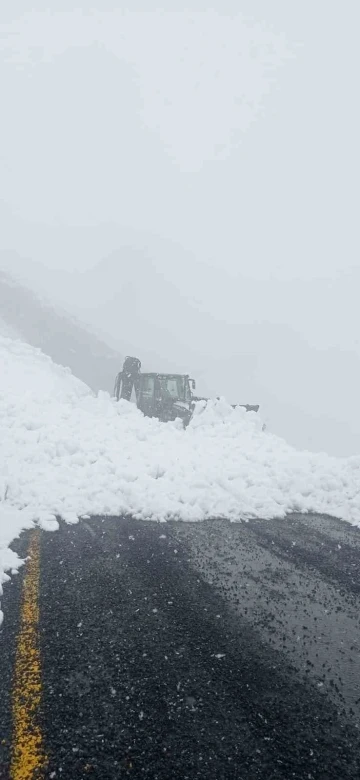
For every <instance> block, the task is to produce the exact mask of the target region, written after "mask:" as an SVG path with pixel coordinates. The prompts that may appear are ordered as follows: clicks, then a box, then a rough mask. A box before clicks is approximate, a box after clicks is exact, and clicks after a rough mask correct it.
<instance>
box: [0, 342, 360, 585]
mask: <svg viewBox="0 0 360 780" xmlns="http://www.w3.org/2000/svg"><path fill="white" fill-rule="evenodd" d="M0 376H1V380H0V583H1V581H2V580H4V577H5V578H6V577H7V575H5V574H4V572H5V571H7V570H9V569H16V568H17V566H18V565H19V563H20V562H19V560H18V559H17V556H16V555H15V553H13V552H12V551H11V550H9V549H8V545H9V544H10V542H11V540H12V539H13V538H15V537H16V536H18V535H19V533H20V531H21V529H23V528H28V527H30V526H31V525H32V524H35V523H38V524H39V525H40V526H41V527H42V528H43V529H45V530H55V529H56V528H57V527H58V523H57V520H56V516H61V517H62V518H63V519H64V520H65V521H66V522H69V523H74V522H76V521H77V519H78V518H79V517H80V516H82V515H85V514H86V515H96V514H101V515H104V514H111V515H121V514H124V513H129V514H131V515H133V516H135V517H137V518H142V519H144V520H145V519H156V520H160V521H166V520H167V519H169V518H175V519H180V520H187V521H197V520H204V519H206V518H210V517H217V518H219V517H223V518H228V519H230V520H232V521H239V520H247V519H250V518H253V517H262V518H271V517H274V516H277V517H279V516H285V515H286V514H287V513H289V512H292V511H300V512H306V511H314V512H322V513H328V514H332V515H335V516H337V517H339V518H342V519H343V520H347V521H349V522H350V523H352V524H354V525H360V456H359V457H357V456H356V457H350V458H341V459H340V458H334V457H330V456H328V455H326V454H325V453H319V454H314V453H310V452H298V451H296V450H295V449H294V448H292V447H290V446H289V445H288V444H286V442H285V441H284V440H282V439H280V438H278V437H277V436H275V435H272V434H271V433H269V432H267V431H265V432H263V431H262V421H261V418H260V415H259V414H255V413H253V412H248V413H247V412H246V411H245V410H244V409H241V408H237V409H232V407H230V406H229V405H228V404H227V403H226V401H225V400H223V399H221V400H219V401H214V402H209V403H208V404H207V405H206V404H204V403H201V402H200V403H199V404H198V405H197V409H196V413H195V416H194V418H193V420H192V422H191V424H190V426H189V427H188V428H187V429H186V430H185V431H184V430H183V427H182V424H181V422H180V421H175V422H174V423H167V424H164V423H161V422H159V421H158V420H156V419H152V418H146V417H143V415H142V414H141V413H140V412H139V411H138V409H136V407H135V406H134V405H133V404H131V403H128V402H126V401H120V402H119V403H117V402H116V401H115V400H114V399H112V398H110V396H109V395H108V394H107V393H100V394H99V395H98V396H97V397H95V396H94V395H93V394H92V392H91V391H90V390H89V389H88V387H87V386H86V385H85V384H83V383H82V382H81V381H80V380H78V379H76V378H75V377H74V376H73V375H72V374H71V372H70V371H69V370H67V369H64V368H62V367H60V366H57V365H55V364H54V363H53V362H52V361H51V359H50V358H48V357H46V356H45V355H44V354H43V353H42V352H41V351H40V350H38V349H34V348H33V347H30V346H29V345H27V344H25V343H23V342H21V341H14V340H12V339H9V338H6V337H1V336H0Z"/></svg>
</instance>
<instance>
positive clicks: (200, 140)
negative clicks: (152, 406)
mask: <svg viewBox="0 0 360 780" xmlns="http://www.w3.org/2000/svg"><path fill="white" fill-rule="evenodd" d="M94 2H96V0H94ZM0 20H1V24H0V42H1V43H0V45H1V66H0V89H1V123H0V140H1V143H0V269H3V270H4V271H6V272H7V273H9V272H10V273H11V274H12V275H13V276H14V277H15V278H16V279H18V280H20V281H21V284H15V285H10V286H9V284H8V281H7V282H6V283H5V282H4V284H3V287H2V290H3V293H2V295H3V297H2V299H0V302H1V301H2V308H1V311H0V318H2V320H3V324H4V327H5V326H7V327H8V329H9V332H10V330H11V332H12V333H13V332H15V331H17V332H18V333H21V335H23V336H24V337H25V338H29V340H30V339H32V341H34V339H35V341H36V332H38V334H39V335H38V338H39V339H40V340H41V339H42V340H41V346H42V347H43V348H44V349H45V351H46V343H47V342H49V338H50V335H49V334H52V335H54V337H56V354H59V355H60V356H61V360H60V358H59V360H60V362H65V364H68V365H71V367H72V369H73V370H74V373H77V367H79V368H78V373H79V374H81V373H82V377H81V378H84V371H83V367H80V363H81V360H82V358H81V355H84V354H85V352H84V350H89V353H86V354H90V353H91V354H95V353H96V354H98V355H100V353H101V359H100V358H99V362H96V364H95V363H94V364H93V366H92V369H91V372H92V376H93V382H92V385H93V386H94V385H96V386H99V387H101V386H103V388H104V389H108V390H109V391H111V390H112V382H110V375H111V376H112V373H113V368H114V367H115V364H116V363H117V356H118V355H119V359H120V357H122V356H123V355H124V354H128V353H130V354H135V355H137V356H138V357H140V359H141V360H142V362H143V366H144V368H145V369H149V370H151V369H152V370H179V371H186V372H189V373H190V374H191V375H193V376H194V377H195V378H196V379H197V380H198V381H197V389H198V391H199V393H204V394H209V395H225V396H226V397H227V399H228V400H229V401H231V402H236V401H239V402H240V403H260V406H261V414H262V416H263V418H264V420H265V421H266V422H267V424H268V427H269V428H270V430H272V431H274V432H275V433H277V434H279V435H282V436H284V438H286V439H287V441H289V442H290V443H292V444H295V445H296V446H298V447H301V448H308V449H311V450H326V451H328V452H329V453H333V454H338V455H349V454H358V453H359V452H360V411H359V402H358V395H359V393H358V388H359V363H360V343H359V323H360V314H359V305H358V296H359V290H360V253H359V249H360V241H359V227H358V213H359V174H360V170H359V169H360V165H359V143H358V138H359V136H360V127H359V124H360V122H359V98H358V73H359V72H360V53H359V47H358V40H357V38H358V29H359V22H360V8H359V5H358V3H357V2H355V0H347V1H346V2H345V3H344V4H343V5H342V6H341V7H340V6H339V4H338V3H336V2H335V1H333V2H325V0H318V1H317V2H316V3H312V2H310V0H305V2H302V3H299V2H297V3H289V2H288V0H272V2H271V3H269V2H268V0H251V2H250V0H238V2H232V1H230V0H222V1H221V2H220V0H214V2H213V3H212V6H211V8H208V7H207V4H206V3H205V2H201V0H193V2H192V3H191V7H190V8H187V9H186V10H182V8H181V5H180V4H178V3H176V2H173V0H168V2H167V3H166V4H164V5H163V7H161V6H159V5H157V4H156V3H153V2H152V0H149V2H147V3H140V2H137V0H134V1H133V2H132V3H131V6H130V8H129V9H128V8H126V7H125V6H124V5H123V4H122V3H117V4H114V3H108V2H107V1H106V0H104V2H102V3H101V5H100V4H98V9H96V8H94V7H92V6H91V5H90V4H89V5H88V6H87V5H86V4H82V5H81V8H79V7H76V5H75V4H74V5H73V4H72V3H70V2H67V1H66V0H64V2H62V3H61V6H59V8H58V10H55V9H54V10H52V11H50V10H48V9H47V8H46V3H45V2H44V3H41V2H36V0H35V2H34V3H33V4H32V10H31V12H30V11H29V10H28V5H27V4H26V3H25V0H14V2H13V3H12V4H11V6H10V5H9V7H8V8H6V9H2V10H1V14H0ZM0 281H1V280H0ZM24 285H25V287H26V286H27V287H28V288H29V289H30V290H33V291H35V292H37V293H38V294H39V295H40V301H42V303H39V306H38V307H36V305H35V303H34V298H33V297H32V296H31V293H26V291H25V287H24ZM47 302H49V303H50V304H51V305H52V307H55V309H56V311H58V312H59V313H60V314H59V315H57V316H56V317H54V316H53V315H51V316H50V314H49V309H48V308H46V307H47ZM39 307H40V308H39ZM74 317H75V318H76V322H77V323H81V324H83V325H84V326H88V328H87V333H88V335H86V328H85V329H84V328H83V329H82V331H81V334H82V335H79V334H80V331H79V330H76V332H75V330H74V329H73V328H78V327H80V326H79V325H78V324H77V325H76V326H75V325H74ZM67 318H68V319H67ZM66 323H67V324H66ZM45 337H46V338H45ZM72 339H74V340H75V342H76V346H75V347H71V346H70V343H72ZM88 339H90V340H91V339H92V341H91V344H90V342H89V341H88ZM52 343H53V342H52ZM100 344H101V345H102V346H101V347H100V346H99V345H100ZM39 345H40V343H39ZM86 345H87V346H86ZM51 349H52V347H51V345H49V349H48V351H49V354H50V352H51ZM67 355H69V359H67ZM70 355H72V356H73V357H72V358H71V360H70ZM74 355H75V357H74ZM105 357H106V360H107V361H110V363H109V362H108V363H106V365H105V363H104V362H103V360H105ZM71 361H72V362H71ZM77 361H79V362H78V363H77ZM119 368H120V366H119ZM86 370H87V369H86ZM94 371H96V372H97V376H96V377H94ZM109 385H110V386H109Z"/></svg>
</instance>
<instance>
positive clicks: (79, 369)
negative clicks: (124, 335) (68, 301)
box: [0, 270, 123, 391]
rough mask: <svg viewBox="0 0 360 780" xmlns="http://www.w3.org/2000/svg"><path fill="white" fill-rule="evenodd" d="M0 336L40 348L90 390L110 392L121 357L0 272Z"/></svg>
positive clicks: (73, 319)
mask: <svg viewBox="0 0 360 780" xmlns="http://www.w3.org/2000/svg"><path fill="white" fill-rule="evenodd" d="M0 335H3V336H9V337H10V338H16V337H19V338H22V339H24V341H26V342H27V343H29V344H32V345H33V346H34V347H40V349H42V350H43V351H44V352H45V353H46V354H47V355H50V357H51V358H52V359H53V360H54V361H55V362H56V363H59V364H60V365H63V366H65V367H66V366H69V367H70V368H71V370H72V371H73V373H74V374H75V375H76V376H78V377H79V378H80V379H82V380H83V381H84V382H86V383H87V384H88V385H90V387H91V388H92V389H93V390H96V391H97V390H100V389H108V390H111V389H112V387H113V385H114V379H115V376H116V374H117V372H118V371H119V369H120V367H121V365H122V362H123V356H122V355H121V354H120V353H119V352H118V351H116V350H114V349H111V347H110V346H108V345H107V344H106V343H105V342H104V341H102V340H101V338H99V337H97V335H96V334H95V333H93V332H91V330H90V329H88V328H86V327H85V326H84V325H82V324H81V323H79V321H78V320H76V319H75V318H74V317H71V316H70V315H69V314H67V313H66V312H63V311H61V309H60V308H59V307H56V308H55V307H54V306H52V305H51V304H50V303H49V302H48V301H47V300H46V299H44V298H42V297H41V296H40V295H37V294H35V292H34V291H32V290H30V289H29V288H27V287H25V286H24V285H22V284H21V283H20V282H19V281H18V280H15V279H13V278H12V277H11V276H9V274H6V273H4V272H3V271H1V270H0Z"/></svg>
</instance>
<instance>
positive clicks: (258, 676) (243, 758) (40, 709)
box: [0, 515, 360, 780]
mask: <svg viewBox="0 0 360 780" xmlns="http://www.w3.org/2000/svg"><path fill="white" fill-rule="evenodd" d="M32 543H33V542H32ZM28 544H29V537H28V536H26V535H25V536H24V538H22V539H21V540H20V541H19V542H17V543H16V545H14V547H15V546H16V547H17V549H18V550H19V552H21V553H22V554H24V550H26V548H27V545H28ZM39 555H40V559H39V560H40V577H39V592H38V600H39V619H38V627H37V630H38V642H39V647H40V655H41V695H40V697H39V703H38V706H37V707H36V708H35V710H36V712H35V710H34V713H33V716H34V719H35V721H36V723H35V726H38V727H39V729H40V737H41V741H40V743H39V744H40V753H41V757H40V763H39V768H38V775H34V776H36V777H37V776H39V777H46V778H48V777H49V778H66V780H77V778H109V780H110V779H111V778H120V777H132V778H143V777H148V778H154V779H157V778H158V779H159V780H160V778H161V779H162V778H164V780H165V778H166V780H171V779H172V778H174V779H175V778H181V779H182V780H183V779H184V780H185V778H188V779H189V780H191V779H192V778H216V780H222V779H224V780H226V778H229V780H230V779H231V780H232V778H234V780H235V779H236V778H237V779H239V780H240V778H241V779H242V780H250V779H251V780H255V778H261V779H263V780H277V779H279V780H280V779H284V780H285V778H286V780H290V778H297V779H298V780H300V779H301V780H319V779H320V778H321V779H323V780H325V779H326V780H330V779H331V778H334V779H335V778H340V777H341V778H358V777H359V776H360V761H359V757H360V738H359V737H360V734H359V724H360V688H359V680H360V628H359V603H360V599H359V591H360V534H359V532H358V531H357V530H356V529H353V528H352V527H351V526H350V525H347V524H346V523H340V522H338V521H336V520H334V519H331V518H326V517H315V516H306V517H304V516H301V515H300V516H292V517H291V518H287V519H286V520H274V521H271V522H269V521H266V522H265V521H254V522H251V523H242V524H229V523H227V522H224V521H220V520H219V521H216V520H214V521H209V522H206V523H202V524H197V523H194V524H185V523H175V522H174V523H167V524H157V523H150V522H140V521H134V520H131V519H126V518H120V519H119V518H106V519H102V518H95V519H94V518H93V519H92V520H90V521H86V522H84V521H82V522H80V523H79V524H78V525H76V526H66V525H64V524H61V527H60V531H59V532H57V533H54V534H45V533H43V534H41V537H40V550H39ZM33 558H34V555H33ZM35 569H36V567H35ZM33 570H34V567H33ZM26 576H27V575H25V577H26ZM25 584H26V583H25V582H24V573H22V574H21V575H19V576H18V577H17V578H14V579H13V581H12V583H11V584H9V585H7V586H6V588H5V599H4V602H5V603H4V606H5V615H6V619H5V623H4V626H3V628H2V642H3V652H2V654H1V664H2V675H1V685H2V690H1V691H0V694H1V696H2V701H3V703H4V707H3V734H4V736H3V741H2V745H1V756H2V764H0V766H1V767H2V769H1V771H0V777H2V778H8V777H9V776H10V775H9V771H10V770H9V767H10V768H11V766H14V764H11V756H13V755H14V739H16V730H14V722H13V721H14V706H15V702H16V696H15V694H16V686H14V670H16V663H17V659H18V652H19V651H18V647H19V636H20V635H21V631H22V630H23V624H22V619H21V615H22V614H23V611H24V588H25ZM33 584H34V583H33ZM33 595H34V594H33ZM33 614H34V615H35V617H36V613H33ZM30 733H31V730H30ZM17 738H19V735H18V736H17ZM11 771H14V770H11ZM12 776H14V777H15V775H14V774H13V775H12ZM29 776H31V775H29ZM18 777H19V778H20V777H21V776H20V775H19V776H18Z"/></svg>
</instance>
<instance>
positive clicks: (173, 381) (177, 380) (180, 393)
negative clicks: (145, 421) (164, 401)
mask: <svg viewBox="0 0 360 780" xmlns="http://www.w3.org/2000/svg"><path fill="white" fill-rule="evenodd" d="M159 384H160V392H161V395H162V396H163V397H164V398H169V399H170V398H171V399H172V400H174V401H185V377H183V376H176V377H175V376H172V377H169V376H168V377H160V378H159Z"/></svg>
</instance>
